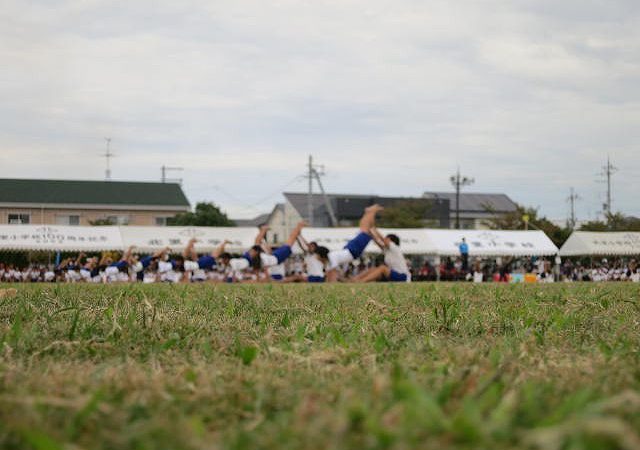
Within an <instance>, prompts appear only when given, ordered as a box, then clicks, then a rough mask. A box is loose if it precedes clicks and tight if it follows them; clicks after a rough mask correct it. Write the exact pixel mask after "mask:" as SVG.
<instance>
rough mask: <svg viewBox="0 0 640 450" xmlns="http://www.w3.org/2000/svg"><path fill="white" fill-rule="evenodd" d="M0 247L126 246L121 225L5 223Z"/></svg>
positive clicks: (0, 231) (68, 248) (67, 248)
mask: <svg viewBox="0 0 640 450" xmlns="http://www.w3.org/2000/svg"><path fill="white" fill-rule="evenodd" d="M0 249H4V250H45V251H46V250H48V251H58V250H60V251H100V250H120V249H122V239H121V237H120V230H119V229H118V227H74V226H64V225H60V226H57V225H2V226H0Z"/></svg>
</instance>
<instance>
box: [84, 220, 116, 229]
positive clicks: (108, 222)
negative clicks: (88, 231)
mask: <svg viewBox="0 0 640 450" xmlns="http://www.w3.org/2000/svg"><path fill="white" fill-rule="evenodd" d="M89 225H91V226H94V227H99V226H105V225H106V226H110V225H115V223H113V221H112V220H109V219H96V220H90V221H89Z"/></svg>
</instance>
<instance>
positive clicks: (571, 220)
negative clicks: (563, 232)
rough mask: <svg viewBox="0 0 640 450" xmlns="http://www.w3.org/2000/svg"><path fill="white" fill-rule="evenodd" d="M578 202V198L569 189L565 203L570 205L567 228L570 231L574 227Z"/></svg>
mask: <svg viewBox="0 0 640 450" xmlns="http://www.w3.org/2000/svg"><path fill="white" fill-rule="evenodd" d="M577 200H580V196H579V195H578V194H577V193H576V192H575V191H574V190H573V188H571V194H570V195H569V197H567V201H568V202H569V203H570V204H571V216H570V217H569V228H571V229H572V230H573V229H574V228H575V227H576V201H577Z"/></svg>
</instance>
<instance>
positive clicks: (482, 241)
mask: <svg viewBox="0 0 640 450" xmlns="http://www.w3.org/2000/svg"><path fill="white" fill-rule="evenodd" d="M358 232H359V230H358V229H357V228H305V229H304V230H302V235H303V236H304V238H305V239H306V240H307V241H309V242H310V241H316V242H317V243H318V244H319V245H324V246H325V247H327V248H329V250H337V249H340V248H343V247H344V246H345V244H346V243H347V242H348V241H349V240H350V239H352V238H353V237H354V236H355V235H356V234H357V233H358ZM380 232H381V233H382V234H383V235H385V234H387V233H395V234H397V235H398V236H399V237H400V246H401V248H402V250H403V251H404V253H406V254H415V255H440V256H456V255H459V254H460V251H459V248H458V246H459V245H460V243H461V242H462V238H463V237H464V238H466V240H467V244H468V245H469V254H470V255H472V256H533V255H538V256H542V255H555V254H556V253H558V247H556V246H555V245H554V243H553V242H551V240H550V239H549V238H548V237H547V235H546V234H544V232H542V231H537V230H536V231H503V230H499V231H494V230H437V229H419V228H418V229H411V228H405V229H397V228H380ZM366 252H368V253H379V252H380V249H379V248H378V246H377V245H375V244H374V243H370V244H369V246H368V247H367V249H366Z"/></svg>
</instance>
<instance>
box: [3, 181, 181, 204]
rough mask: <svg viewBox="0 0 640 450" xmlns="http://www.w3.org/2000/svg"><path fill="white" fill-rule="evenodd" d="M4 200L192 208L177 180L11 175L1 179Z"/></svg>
mask: <svg viewBox="0 0 640 450" xmlns="http://www.w3.org/2000/svg"><path fill="white" fill-rule="evenodd" d="M0 203H37V204H49V203H51V204H78V205H140V206H171V207H176V206H181V207H185V208H188V207H189V201H188V200H187V197H186V196H185V195H184V192H182V187H180V185H179V184H177V183H139V182H130V181H80V180H22V179H9V178H0Z"/></svg>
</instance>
